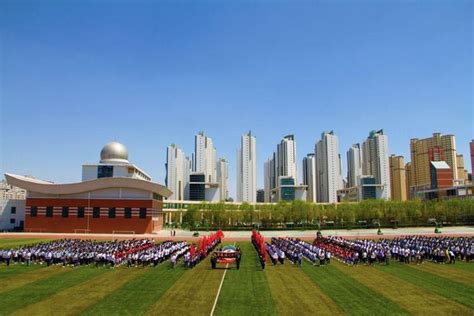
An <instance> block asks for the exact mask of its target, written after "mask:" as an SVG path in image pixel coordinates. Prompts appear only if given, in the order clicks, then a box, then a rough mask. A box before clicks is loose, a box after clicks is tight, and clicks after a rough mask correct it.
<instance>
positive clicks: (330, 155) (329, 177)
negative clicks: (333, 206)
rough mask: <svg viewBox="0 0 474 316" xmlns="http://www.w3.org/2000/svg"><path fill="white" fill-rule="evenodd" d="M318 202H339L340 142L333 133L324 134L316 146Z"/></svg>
mask: <svg viewBox="0 0 474 316" xmlns="http://www.w3.org/2000/svg"><path fill="white" fill-rule="evenodd" d="M315 157H316V188H317V189H316V195H317V198H316V200H317V201H318V202H329V203H336V202H337V190H339V189H341V188H342V176H341V165H340V164H341V163H340V156H339V140H338V138H337V136H336V135H334V132H333V131H330V132H323V133H322V134H321V140H319V141H318V142H317V143H316V146H315Z"/></svg>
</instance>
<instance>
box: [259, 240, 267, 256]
mask: <svg viewBox="0 0 474 316" xmlns="http://www.w3.org/2000/svg"><path fill="white" fill-rule="evenodd" d="M260 252H261V254H262V257H263V260H264V261H266V260H267V249H266V247H265V242H262V243H261V244H260Z"/></svg>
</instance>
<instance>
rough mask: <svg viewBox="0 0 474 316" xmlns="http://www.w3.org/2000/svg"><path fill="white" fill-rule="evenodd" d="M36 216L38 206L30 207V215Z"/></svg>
mask: <svg viewBox="0 0 474 316" xmlns="http://www.w3.org/2000/svg"><path fill="white" fill-rule="evenodd" d="M36 216H38V207H36V206H32V207H31V209H30V217H36Z"/></svg>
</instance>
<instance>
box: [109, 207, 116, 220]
mask: <svg viewBox="0 0 474 316" xmlns="http://www.w3.org/2000/svg"><path fill="white" fill-rule="evenodd" d="M109 218H115V207H111V208H109Z"/></svg>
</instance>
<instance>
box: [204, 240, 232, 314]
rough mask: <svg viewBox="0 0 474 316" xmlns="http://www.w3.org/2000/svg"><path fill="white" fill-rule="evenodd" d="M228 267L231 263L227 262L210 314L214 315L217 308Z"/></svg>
mask: <svg viewBox="0 0 474 316" xmlns="http://www.w3.org/2000/svg"><path fill="white" fill-rule="evenodd" d="M234 246H235V241H234ZM228 267H229V264H226V266H225V271H224V274H223V275H222V280H221V284H220V285H219V290H217V295H216V299H215V300H214V305H212V310H211V314H210V316H212V315H214V310H215V309H216V305H217V300H218V299H219V294H221V288H222V284H224V278H225V274H226V273H227V268H228Z"/></svg>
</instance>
